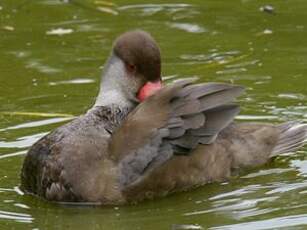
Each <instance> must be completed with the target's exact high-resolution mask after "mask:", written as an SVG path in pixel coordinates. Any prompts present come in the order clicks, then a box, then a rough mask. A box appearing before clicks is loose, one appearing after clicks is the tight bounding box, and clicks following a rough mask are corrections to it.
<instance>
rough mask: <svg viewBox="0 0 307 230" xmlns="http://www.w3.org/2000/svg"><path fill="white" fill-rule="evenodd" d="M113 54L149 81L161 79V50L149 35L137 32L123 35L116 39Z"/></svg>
mask: <svg viewBox="0 0 307 230" xmlns="http://www.w3.org/2000/svg"><path fill="white" fill-rule="evenodd" d="M113 52H114V54H116V55H117V56H118V57H119V58H121V59H122V60H123V61H124V62H125V63H126V64H128V65H134V66H135V67H136V71H137V72H138V73H140V74H142V75H143V76H144V77H145V78H146V79H147V80H148V81H156V80H160V79H161V57H160V49H159V47H158V45H157V43H156V42H155V40H154V39H153V38H152V37H151V36H150V34H149V33H146V32H144V31H140V30H136V31H129V32H126V33H124V34H122V35H121V36H119V37H118V38H117V39H116V41H115V43H114V47H113Z"/></svg>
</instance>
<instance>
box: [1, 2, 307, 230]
mask: <svg viewBox="0 0 307 230" xmlns="http://www.w3.org/2000/svg"><path fill="white" fill-rule="evenodd" d="M271 3H274V4H273V5H272V6H273V8H274V11H273V13H269V12H263V11H261V10H260V8H261V7H264V6H266V5H267V4H268V2H267V1H263V0H233V1H227V0H224V1H222V0H220V1H214V0H210V1H209V0H204V1H200V0H190V1H187V0H182V1H177V0H172V1H162V0H161V1H151V2H148V1H144V0H132V1H124V0H119V1H112V2H109V1H90V0H87V1H81V0H70V1H59V0H40V1H30V0H23V1H20V0H2V1H0V57H1V58H0V105H1V106H0V226H1V229H44V230H45V229H80V230H81V229H122V230H130V229H131V230H132V229H133V230H135V229H149V230H150V229H215V230H217V229H218V230H221V229H223V230H224V229H250V230H251V229H306V228H307V203H306V198H307V148H306V147H305V148H303V149H302V150H300V151H298V152H296V153H293V154H287V155H284V156H281V157H278V158H277V159H276V160H275V161H274V162H271V163H269V164H267V165H265V166H263V167H260V168H257V169H253V170H250V171H246V172H244V173H243V174H241V175H240V176H238V177H235V178H233V179H232V180H231V181H229V182H227V183H214V184H210V185H207V186H204V187H202V188H199V189H197V190H194V191H191V192H186V193H180V194H175V195H172V196H169V197H167V198H164V199H159V200H154V201H148V202H144V203H142V204H139V205H136V206H125V207H88V206H86V207H83V206H77V205H75V206H71V205H58V204H53V203H48V202H45V201H42V200H40V199H38V198H35V197H31V196H28V195H22V193H21V192H20V191H19V189H18V185H19V171H20V168H21V165H22V161H23V158H24V154H25V152H26V150H27V149H28V148H29V147H30V146H31V145H32V144H33V143H34V142H35V141H36V140H38V139H39V138H40V137H42V136H43V135H45V134H46V133H48V132H49V131H51V130H52V129H54V128H56V127H58V126H59V125H61V124H64V123H65V122H67V121H68V120H70V119H71V116H76V115H79V114H82V113H84V112H85V111H86V110H87V109H88V108H89V107H90V106H91V105H92V104H93V102H94V100H95V95H96V94H97V92H98V83H99V78H100V73H101V70H102V66H103V62H104V61H105V60H106V58H107V56H108V54H109V52H110V47H111V45H112V41H113V39H114V38H115V37H116V36H118V35H119V34H120V33H122V32H124V31H127V30H129V29H135V28H141V29H144V30H147V31H149V32H150V33H152V35H153V36H154V37H155V38H156V39H157V41H158V42H159V44H160V46H161V51H162V55H163V76H164V77H165V79H166V81H169V82H171V81H172V79H177V78H181V77H190V76H197V77H199V78H200V80H201V81H204V82H205V81H220V82H231V83H236V84H242V85H245V86H246V87H247V92H246V94H245V95H244V96H242V97H241V98H240V100H239V101H240V104H241V105H242V112H241V115H240V116H239V117H238V120H240V121H242V122H245V121H261V122H274V123H275V122H276V123H277V122H282V121H288V120H301V121H305V122H307V115H306V114H307V113H306V112H307V86H306V85H307V40H306V37H307V21H306V18H307V13H306V12H307V2H306V1H304V0H292V1H282V0H275V1H271ZM50 114H53V115H50Z"/></svg>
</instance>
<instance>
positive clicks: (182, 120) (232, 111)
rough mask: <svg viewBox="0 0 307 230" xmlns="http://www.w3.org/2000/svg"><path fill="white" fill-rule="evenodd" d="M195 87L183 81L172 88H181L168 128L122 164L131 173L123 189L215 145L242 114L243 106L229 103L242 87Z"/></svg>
mask: <svg viewBox="0 0 307 230" xmlns="http://www.w3.org/2000/svg"><path fill="white" fill-rule="evenodd" d="M191 83H192V82H191V81H180V82H177V83H175V86H172V87H177V88H176V90H173V93H172V95H171V97H170V100H169V107H170V113H169V116H168V119H167V120H166V121H165V123H164V125H162V127H157V128H156V129H155V131H154V134H153V135H152V138H150V139H149V140H148V141H147V142H146V144H144V145H143V146H140V148H139V149H137V150H135V151H134V153H132V154H129V155H128V156H127V157H125V158H124V159H123V160H122V162H121V165H122V167H124V168H125V170H123V171H125V172H128V171H130V173H128V174H127V173H126V175H123V176H122V184H123V185H129V184H132V183H133V184H134V183H137V181H139V180H140V178H141V177H142V176H143V175H144V174H145V172H149V171H151V170H153V169H154V168H156V167H157V166H159V165H161V164H163V163H164V162H165V161H167V160H168V159H170V158H171V157H172V156H173V155H176V154H178V155H180V154H189V153H190V152H191V150H193V149H195V148H196V146H197V145H198V144H210V143H212V142H213V141H214V140H215V139H216V137H217V136H218V134H219V132H220V131H221V130H222V129H224V128H225V127H226V126H228V125H229V124H230V123H231V122H232V121H233V119H234V117H235V115H236V114H237V113H238V112H239V106H237V105H234V104H228V103H230V102H233V101H234V100H235V98H236V97H237V96H239V95H240V94H241V93H242V92H243V91H244V89H243V88H242V87H240V86H234V85H230V84H221V83H209V84H196V85H191ZM144 115H145V116H146V114H144ZM132 162H133V163H132ZM127 168H129V170H127Z"/></svg>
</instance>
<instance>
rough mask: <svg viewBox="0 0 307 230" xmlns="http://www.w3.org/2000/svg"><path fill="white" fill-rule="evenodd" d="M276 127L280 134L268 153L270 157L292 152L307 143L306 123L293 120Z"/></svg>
mask: <svg viewBox="0 0 307 230" xmlns="http://www.w3.org/2000/svg"><path fill="white" fill-rule="evenodd" d="M277 127H278V128H279V129H280V136H279V139H278V141H277V144H276V146H275V147H274V149H273V151H272V153H271V155H270V156H271V157H274V156H277V155H278V154H282V153H289V152H294V151H296V150H298V149H299V148H300V147H302V146H303V145H304V144H306V143H307V124H301V123H299V122H295V121H293V122H287V123H284V124H281V125H279V126H277Z"/></svg>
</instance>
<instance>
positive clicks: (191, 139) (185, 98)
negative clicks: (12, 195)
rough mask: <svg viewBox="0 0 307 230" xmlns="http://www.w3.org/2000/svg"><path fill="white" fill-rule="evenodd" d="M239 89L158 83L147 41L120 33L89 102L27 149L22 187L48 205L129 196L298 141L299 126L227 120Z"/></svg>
mask: <svg viewBox="0 0 307 230" xmlns="http://www.w3.org/2000/svg"><path fill="white" fill-rule="evenodd" d="M155 91H156V92H155ZM243 91H244V89H243V87H241V86H237V85H231V84H224V83H201V84H195V79H185V80H179V81H177V82H174V83H173V84H171V85H168V86H164V87H161V59H160V51H159V48H158V45H157V44H156V42H155V41H154V39H153V38H152V37H151V36H150V35H149V34H148V33H146V32H143V31H132V32H127V33H124V34H122V35H121V36H119V37H118V39H117V40H116V41H115V43H114V46H113V50H112V52H111V55H110V57H109V59H108V61H107V62H106V65H105V68H104V73H103V77H102V81H101V87H100V92H99V94H98V97H97V99H96V103H95V105H94V106H93V107H92V108H91V109H90V110H89V111H87V113H86V114H85V115H83V116H80V117H78V118H76V119H75V120H73V121H71V122H70V123H68V124H65V125H63V126H61V127H59V128H57V129H55V130H54V131H52V132H51V133H49V134H48V135H46V136H45V137H43V138H41V139H40V140H39V141H37V142H36V143H35V144H34V145H33V146H32V147H31V149H30V150H29V152H28V153H27V155H26V157H25V160H24V164H23V168H22V172H21V188H22V190H23V191H25V192H27V193H31V194H36V195H38V196H41V197H43V198H45V199H47V200H52V201H65V202H70V201H71V202H97V203H100V204H124V203H129V202H137V201H141V200H144V199H147V198H153V197H157V196H165V195H167V194H169V193H173V192H177V191H182V190H188V189H191V188H193V187H196V186H201V185H204V184H206V183H209V182H215V181H224V180H227V179H228V178H229V177H230V176H231V174H232V172H234V171H235V170H236V169H238V168H245V167H253V166H259V165H261V164H264V163H265V162H267V161H268V160H269V159H270V158H272V157H274V156H276V155H278V154H280V153H286V152H292V151H295V150H297V149H298V148H299V147H301V146H302V145H303V144H304V142H305V141H306V137H307V134H306V133H307V125H304V124H299V123H297V122H288V123H284V124H280V125H272V124H256V123H234V122H233V119H234V117H235V116H236V115H237V114H238V112H239V106H238V105H236V104H234V103H233V102H234V100H235V99H236V97H238V96H239V95H240V94H241V93H242V92H243ZM154 92H155V93H154ZM153 93H154V94H153ZM152 94H153V95H152Z"/></svg>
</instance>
